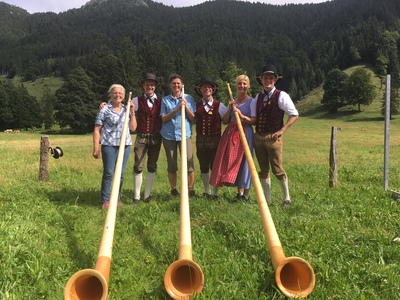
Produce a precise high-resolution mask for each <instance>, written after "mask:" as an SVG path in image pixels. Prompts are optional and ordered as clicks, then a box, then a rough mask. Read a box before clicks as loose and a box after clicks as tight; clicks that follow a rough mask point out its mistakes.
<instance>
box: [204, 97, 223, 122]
mask: <svg viewBox="0 0 400 300" xmlns="http://www.w3.org/2000/svg"><path fill="white" fill-rule="evenodd" d="M201 101H202V103H203V106H204V109H205V111H206V112H209V111H210V109H211V106H212V105H213V103H214V98H211V99H210V100H208V101H206V100H204V98H201ZM227 110H228V108H227V107H226V106H225V105H224V104H223V103H222V102H221V103H220V104H219V109H218V113H219V115H220V116H221V118H222V117H223V116H224V115H225V113H226V112H227Z"/></svg>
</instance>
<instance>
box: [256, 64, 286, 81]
mask: <svg viewBox="0 0 400 300" xmlns="http://www.w3.org/2000/svg"><path fill="white" fill-rule="evenodd" d="M264 74H274V75H275V77H276V79H279V78H282V75H280V74H278V71H277V69H276V67H275V66H274V65H266V66H264V67H263V68H262V71H261V74H259V75H256V76H257V82H258V83H259V84H261V85H262V82H261V76H262V75H264Z"/></svg>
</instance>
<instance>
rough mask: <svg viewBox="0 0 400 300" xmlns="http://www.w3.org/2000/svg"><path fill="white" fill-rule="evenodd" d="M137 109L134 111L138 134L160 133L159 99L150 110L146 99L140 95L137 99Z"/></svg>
mask: <svg viewBox="0 0 400 300" xmlns="http://www.w3.org/2000/svg"><path fill="white" fill-rule="evenodd" d="M138 103H139V108H138V110H137V111H136V114H137V115H136V121H137V129H136V131H137V132H138V133H160V130H161V124H162V121H161V116H160V111H161V97H158V98H157V100H156V101H154V103H153V108H152V109H151V110H150V108H149V105H148V104H147V99H146V98H145V97H144V96H143V95H142V96H139V97H138Z"/></svg>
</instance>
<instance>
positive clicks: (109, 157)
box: [101, 145, 131, 203]
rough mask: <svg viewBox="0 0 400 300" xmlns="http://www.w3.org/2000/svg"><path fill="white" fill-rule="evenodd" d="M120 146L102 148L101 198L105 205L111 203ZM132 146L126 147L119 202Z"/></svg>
mask: <svg viewBox="0 0 400 300" xmlns="http://www.w3.org/2000/svg"><path fill="white" fill-rule="evenodd" d="M118 149H119V146H105V145H102V146H101V153H102V157H103V178H102V180H101V198H102V201H103V203H106V202H108V201H110V194H111V184H112V180H113V177H114V171H115V165H116V163H117V157H118ZM130 153H131V146H130V145H129V146H125V151H124V159H123V163H122V171H121V182H120V185H119V192H118V200H119V199H120V196H121V188H122V184H123V182H124V173H125V169H126V165H127V163H128V159H129V154H130Z"/></svg>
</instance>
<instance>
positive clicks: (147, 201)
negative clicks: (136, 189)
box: [143, 195, 151, 203]
mask: <svg viewBox="0 0 400 300" xmlns="http://www.w3.org/2000/svg"><path fill="white" fill-rule="evenodd" d="M143 201H144V202H146V203H149V202H150V201H151V195H150V196H148V197H147V198H146V199H144V200H143Z"/></svg>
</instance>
